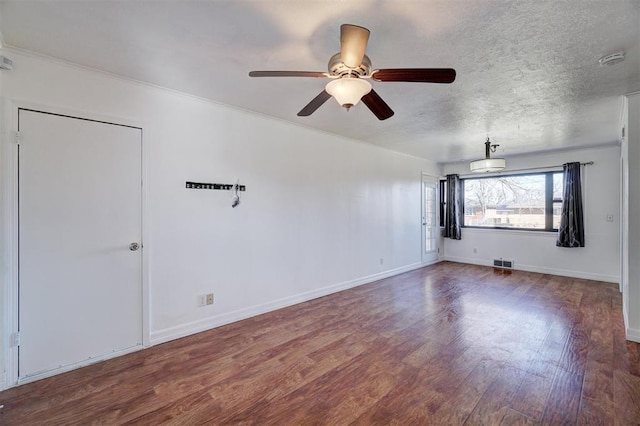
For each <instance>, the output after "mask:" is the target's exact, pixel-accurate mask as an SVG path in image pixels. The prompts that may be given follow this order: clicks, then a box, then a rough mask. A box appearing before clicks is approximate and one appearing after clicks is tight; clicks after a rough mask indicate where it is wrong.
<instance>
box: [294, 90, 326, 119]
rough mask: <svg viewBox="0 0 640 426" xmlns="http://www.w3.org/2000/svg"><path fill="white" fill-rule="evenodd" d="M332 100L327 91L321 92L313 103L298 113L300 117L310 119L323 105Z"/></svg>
mask: <svg viewBox="0 0 640 426" xmlns="http://www.w3.org/2000/svg"><path fill="white" fill-rule="evenodd" d="M329 98H331V95H330V94H329V93H327V91H326V90H323V91H322V92H320V94H319V95H318V96H316V97H315V98H313V100H312V101H311V102H309V103H308V104H307V106H305V107H304V108H302V109H301V110H300V112H299V113H298V117H308V116H310V115H311V114H313V113H314V112H315V110H317V109H318V108H320V107H321V106H322V104H323V103H325V102H327V99H329Z"/></svg>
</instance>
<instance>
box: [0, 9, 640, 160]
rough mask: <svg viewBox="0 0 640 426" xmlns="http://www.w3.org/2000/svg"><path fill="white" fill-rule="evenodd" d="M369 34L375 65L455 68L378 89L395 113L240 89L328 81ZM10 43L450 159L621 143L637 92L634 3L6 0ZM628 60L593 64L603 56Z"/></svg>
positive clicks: (2, 22) (297, 92) (311, 89)
mask: <svg viewBox="0 0 640 426" xmlns="http://www.w3.org/2000/svg"><path fill="white" fill-rule="evenodd" d="M342 23H353V24H357V25H361V26H364V27H367V28H369V29H370V30H371V37H370V40H369V46H368V48H367V55H368V56H369V57H370V58H371V60H372V62H373V68H404V67H407V68H409V67H452V68H455V69H456V70H457V79H456V81H455V82H454V83H453V84H450V85H438V84H425V83H391V82H386V83H377V82H373V83H372V84H373V85H374V89H375V90H376V91H377V92H378V94H379V95H380V96H381V97H382V98H383V99H384V100H385V101H386V102H387V103H388V104H389V106H391V108H392V109H393V110H394V111H395V115H394V116H393V117H392V118H390V119H388V120H386V121H378V120H377V119H376V118H375V116H373V114H371V112H370V111H369V110H368V109H367V108H366V107H365V106H364V105H357V106H356V107H354V108H352V109H351V111H349V112H347V111H346V110H344V109H342V108H340V107H339V106H338V104H337V103H335V102H334V101H333V100H329V101H327V103H325V104H324V105H323V106H322V107H320V109H319V110H318V111H316V112H315V113H314V114H313V115H311V116H310V117H297V116H296V113H297V112H298V111H299V110H300V109H301V108H302V107H303V106H305V105H306V104H307V103H308V102H309V101H310V100H311V99H312V98H313V97H315V96H316V95H317V94H318V93H319V92H320V91H322V89H323V88H324V85H325V84H326V83H327V80H324V79H314V78H249V77H248V75H247V74H248V72H249V71H251V70H303V71H326V67H327V61H328V60H329V58H330V57H331V55H332V54H334V53H336V52H338V51H339V49H340V42H339V27H340V24H342ZM0 32H1V34H2V37H3V39H4V44H5V45H6V46H8V47H11V48H18V49H25V50H29V51H33V52H38V53H42V54H45V55H48V56H52V57H56V58H60V59H63V60H66V61H70V62H74V63H78V64H81V65H84V66H88V67H93V68H97V69H100V70H104V71H107V72H111V73H114V74H117V75H121V76H124V77H128V78H132V79H135V80H140V81H145V82H149V83H153V84H156V85H159V86H164V87H168V88H171V89H175V90H179V91H183V92H186V93H190V94H193V95H197V96H200V97H203V98H207V99H211V100H214V101H217V102H221V103H225V104H228V105H233V106H236V107H240V108H243V109H247V110H251V111H256V112H259V113H262V114H265V115H268V116H273V117H277V118H280V119H283V120H288V121H291V122H295V123H299V124H301V125H304V126H309V127H313V128H317V129H321V130H324V131H327V132H330V133H335V134H340V135H344V136H346V137H350V138H354V139H359V140H362V141H365V142H369V143H373V144H376V145H380V146H384V147H387V148H389V149H393V150H396V151H401V152H405V153H409V154H412V155H417V156H421V157H425V158H430V159H433V160H436V161H457V160H461V159H472V158H478V157H482V156H483V155H484V145H483V143H484V140H485V138H486V136H487V135H489V136H490V137H491V140H492V141H493V142H495V143H499V144H500V145H501V146H500V148H499V151H498V153H499V154H500V155H506V156H508V155H509V154H517V153H527V152H535V151H541V150H553V149H563V148H571V147H582V146H590V145H601V144H608V143H615V142H616V141H618V139H619V133H620V114H621V105H622V102H621V99H620V95H622V94H624V93H629V92H632V91H637V90H640V0H634V1H617V0H608V1H587V0H565V1H559V0H552V1H522V0H520V1H503V0H490V1H486V0H469V1H398V0H394V1H387V0H369V1H363V0H350V1H338V0H335V1H332V0H307V1H300V0H294V1H284V0H282V1H279V0H273V1H266V0H265V1H258V0H251V1H249V0H234V1H213V0H212V1H177V0H175V1H101V0H94V1H64V0H58V1H1V2H0ZM619 50H624V51H625V52H626V60H625V61H624V62H622V63H620V64H617V65H615V66H611V67H600V66H599V65H598V59H599V58H600V57H601V56H604V55H607V54H610V53H613V52H616V51H619Z"/></svg>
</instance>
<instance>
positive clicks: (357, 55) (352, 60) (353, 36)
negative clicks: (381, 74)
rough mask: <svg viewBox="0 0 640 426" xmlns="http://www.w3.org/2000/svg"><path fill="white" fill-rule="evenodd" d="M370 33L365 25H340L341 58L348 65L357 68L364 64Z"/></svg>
mask: <svg viewBox="0 0 640 426" xmlns="http://www.w3.org/2000/svg"><path fill="white" fill-rule="evenodd" d="M369 34H370V32H369V30H368V29H366V28H364V27H359V26H357V25H351V24H342V25H340V58H341V59H342V62H343V63H344V64H345V65H346V66H347V67H349V68H356V67H359V66H360V64H362V58H364V51H365V50H366V49H367V42H368V41H369Z"/></svg>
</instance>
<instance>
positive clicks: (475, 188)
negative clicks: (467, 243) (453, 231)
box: [462, 172, 562, 231]
mask: <svg viewBox="0 0 640 426" xmlns="http://www.w3.org/2000/svg"><path fill="white" fill-rule="evenodd" d="M462 182H463V194H464V197H463V199H464V201H463V206H464V207H463V209H464V219H463V226H464V227H478V228H506V229H527V230H541V231H557V230H558V227H559V226H560V212H561V210H562V172H544V173H531V174H521V175H510V176H493V177H478V178H475V177H474V178H466V179H463V180H462Z"/></svg>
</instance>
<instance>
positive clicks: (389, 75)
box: [371, 68, 456, 83]
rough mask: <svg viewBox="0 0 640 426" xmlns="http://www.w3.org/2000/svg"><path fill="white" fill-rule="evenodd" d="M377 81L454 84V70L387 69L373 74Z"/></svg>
mask: <svg viewBox="0 0 640 426" xmlns="http://www.w3.org/2000/svg"><path fill="white" fill-rule="evenodd" d="M371 78H373V79H374V80H376V81H408V82H418V83H453V81H454V80H455V79H456V70H454V69H453V68H387V69H382V70H377V71H374V72H372V76H371Z"/></svg>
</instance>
